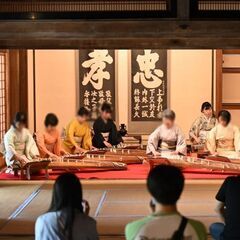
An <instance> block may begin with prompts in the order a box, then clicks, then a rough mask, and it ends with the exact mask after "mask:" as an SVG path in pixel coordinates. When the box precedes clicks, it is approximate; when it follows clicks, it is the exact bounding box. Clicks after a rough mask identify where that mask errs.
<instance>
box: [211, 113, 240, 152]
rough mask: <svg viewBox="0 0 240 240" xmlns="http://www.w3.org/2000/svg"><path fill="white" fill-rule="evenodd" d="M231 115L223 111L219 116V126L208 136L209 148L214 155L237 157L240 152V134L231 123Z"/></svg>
mask: <svg viewBox="0 0 240 240" xmlns="http://www.w3.org/2000/svg"><path fill="white" fill-rule="evenodd" d="M230 122H231V114H230V112H228V111H226V110H222V111H220V112H219V114H218V125H217V126H215V127H214V128H213V129H212V130H211V131H210V132H209V134H208V137H207V148H208V150H209V151H210V153H211V154H213V155H226V156H229V157H231V156H233V155H235V156H237V155H238V154H239V151H240V142H239V140H240V132H239V128H238V127H237V126H234V125H232V124H231V123H230Z"/></svg>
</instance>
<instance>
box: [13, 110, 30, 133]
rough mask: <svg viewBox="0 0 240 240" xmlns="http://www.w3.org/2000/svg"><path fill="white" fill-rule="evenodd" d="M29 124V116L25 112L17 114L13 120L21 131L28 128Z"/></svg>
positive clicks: (14, 124) (15, 126)
mask: <svg viewBox="0 0 240 240" xmlns="http://www.w3.org/2000/svg"><path fill="white" fill-rule="evenodd" d="M26 124H27V115H26V114H25V113H24V112H17V113H16V115H15V118H14V120H13V124H12V125H13V126H14V128H16V129H17V130H19V131H21V130H22V129H23V128H25V127H26Z"/></svg>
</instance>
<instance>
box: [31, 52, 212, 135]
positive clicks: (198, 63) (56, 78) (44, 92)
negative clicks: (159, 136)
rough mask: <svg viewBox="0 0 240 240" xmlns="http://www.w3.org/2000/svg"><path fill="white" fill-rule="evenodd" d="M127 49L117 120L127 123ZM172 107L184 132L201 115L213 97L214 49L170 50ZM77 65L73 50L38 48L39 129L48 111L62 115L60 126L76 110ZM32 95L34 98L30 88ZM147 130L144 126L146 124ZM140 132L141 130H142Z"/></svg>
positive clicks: (119, 54)
mask: <svg viewBox="0 0 240 240" xmlns="http://www.w3.org/2000/svg"><path fill="white" fill-rule="evenodd" d="M128 53H129V52H128V50H119V51H117V58H118V59H117V64H118V66H117V79H118V86H117V89H118V92H117V95H118V116H119V117H118V122H119V123H126V124H127V123H128V117H129V116H128V105H129V100H128V86H129V85H128V78H129V57H128ZM168 57H169V59H168V78H169V83H170V84H169V86H170V89H169V94H170V107H171V108H172V109H173V110H175V111H176V113H177V122H178V125H180V126H181V127H182V129H183V130H184V132H185V134H187V132H188V129H189V126H190V124H191V123H192V121H193V120H194V119H195V118H196V117H197V116H198V115H199V114H200V105H201V103H202V102H203V101H210V100H211V76H212V72H211V71H212V65H211V64H212V63H211V59H212V57H211V50H170V51H169V54H168ZM28 67H29V86H30V87H31V83H32V80H33V79H32V55H31V51H29V66H28ZM77 79H78V74H77V66H76V52H75V51H74V50H37V51H36V84H37V91H36V93H37V96H36V99H37V129H38V130H41V129H43V120H44V117H45V115H46V113H48V112H54V113H56V114H57V115H58V116H59V119H60V126H59V127H60V129H61V128H62V127H63V126H65V125H66V124H67V122H68V121H69V120H70V119H71V118H72V117H73V116H74V115H75V113H76V110H77V100H76V99H77V95H76V93H77V90H78V85H77ZM29 97H30V99H32V95H31V89H29ZM29 109H30V112H29V116H30V121H31V123H30V127H31V128H32V129H33V118H32V115H33V112H32V111H31V110H32V109H33V106H32V101H31V100H30V101H29ZM143 129H144V126H143ZM140 131H141V130H140Z"/></svg>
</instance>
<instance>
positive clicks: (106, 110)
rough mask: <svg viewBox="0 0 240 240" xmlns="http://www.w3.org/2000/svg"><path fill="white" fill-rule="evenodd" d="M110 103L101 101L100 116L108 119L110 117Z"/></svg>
mask: <svg viewBox="0 0 240 240" xmlns="http://www.w3.org/2000/svg"><path fill="white" fill-rule="evenodd" d="M112 111H113V110H112V105H111V104H109V103H103V104H102V107H101V116H102V118H103V119H105V120H108V119H111V118H112Z"/></svg>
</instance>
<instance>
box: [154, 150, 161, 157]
mask: <svg viewBox="0 0 240 240" xmlns="http://www.w3.org/2000/svg"><path fill="white" fill-rule="evenodd" d="M153 156H154V157H157V156H161V153H160V152H157V151H155V152H153Z"/></svg>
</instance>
